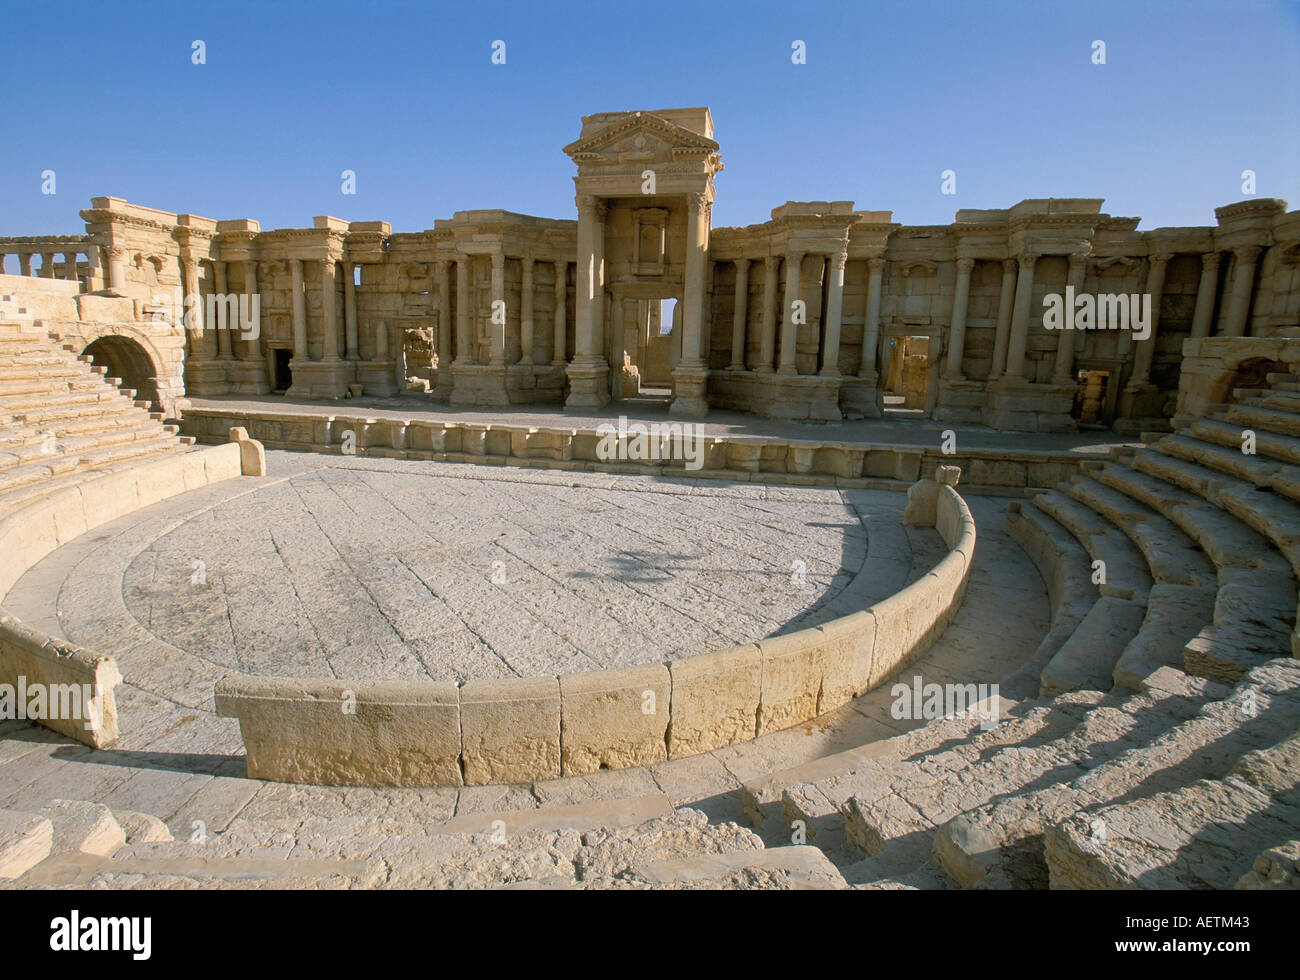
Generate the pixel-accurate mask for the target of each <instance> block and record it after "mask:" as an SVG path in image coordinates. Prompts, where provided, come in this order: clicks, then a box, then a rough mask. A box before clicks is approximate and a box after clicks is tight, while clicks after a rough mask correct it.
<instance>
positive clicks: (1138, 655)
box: [1111, 583, 1217, 690]
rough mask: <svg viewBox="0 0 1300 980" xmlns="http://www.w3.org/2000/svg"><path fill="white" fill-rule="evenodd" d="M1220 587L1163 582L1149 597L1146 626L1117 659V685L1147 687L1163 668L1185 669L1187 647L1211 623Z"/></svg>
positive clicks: (1134, 688) (1143, 622) (1154, 588)
mask: <svg viewBox="0 0 1300 980" xmlns="http://www.w3.org/2000/svg"><path fill="white" fill-rule="evenodd" d="M1216 594H1217V590H1216V589H1215V588H1213V587H1212V586H1194V585H1171V584H1164V583H1161V584H1160V585H1156V586H1154V587H1153V588H1152V589H1151V593H1150V595H1148V596H1147V607H1146V616H1145V618H1144V619H1143V620H1142V628H1141V629H1139V630H1138V632H1137V635H1136V636H1134V637H1133V639H1132V640H1131V641H1130V642H1129V644H1128V646H1126V647H1125V648H1124V652H1123V653H1121V654H1120V656H1119V659H1118V660H1116V661H1115V669H1114V671H1113V673H1112V675H1111V676H1112V678H1113V679H1114V682H1115V683H1116V684H1119V685H1121V686H1123V687H1128V688H1132V689H1133V690H1145V689H1147V687H1148V684H1149V682H1150V679H1151V677H1152V676H1153V675H1154V674H1156V672H1158V671H1160V670H1161V669H1162V668H1166V667H1175V668H1178V669H1179V670H1181V669H1182V667H1183V663H1184V653H1183V651H1184V648H1185V647H1186V645H1187V644H1188V643H1189V642H1190V641H1191V640H1193V639H1194V638H1195V637H1196V636H1197V635H1199V633H1200V631H1201V630H1202V629H1203V628H1204V627H1205V626H1207V625H1208V624H1209V621H1210V619H1211V617H1212V616H1213V612H1212V610H1213V607H1214V599H1215V595H1216Z"/></svg>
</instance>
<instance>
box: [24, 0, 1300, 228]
mask: <svg viewBox="0 0 1300 980" xmlns="http://www.w3.org/2000/svg"><path fill="white" fill-rule="evenodd" d="M196 39H201V40H203V41H204V42H205V43H206V48H207V50H206V55H207V63H206V64H204V65H194V64H192V63H191V50H192V48H191V46H192V42H193V41H194V40H196ZM498 39H500V40H504V41H505V42H506V64H505V65H493V64H492V63H491V44H492V42H493V41H494V40H498ZM795 40H802V41H804V42H805V43H806V46H807V63H806V64H804V65H793V64H792V63H791V57H790V55H791V44H792V42H793V41H795ZM1094 40H1103V41H1105V42H1106V64H1105V65H1094V64H1093V63H1092V60H1091V54H1092V48H1091V46H1092V42H1093V41H1094ZM0 87H2V90H3V91H4V93H5V96H4V99H5V109H4V114H3V120H4V121H3V129H4V134H5V135H4V143H3V146H4V151H3V153H0V235H21V234H55V233H61V234H67V233H76V232H80V231H82V230H83V227H84V225H83V222H82V221H81V219H80V217H79V215H78V212H79V211H80V210H81V209H82V208H84V207H87V206H88V204H89V199H90V198H91V197H92V196H98V195H114V196H119V197H125V198H127V199H128V200H131V201H134V202H137V203H140V204H146V205H149V206H152V207H158V208H163V209H165V210H169V211H189V212H194V213H197V214H201V215H205V216H207V217H211V218H219V219H220V218H243V217H249V218H255V219H257V220H259V221H260V222H261V223H262V227H263V228H276V227H301V226H305V225H310V224H311V218H312V216H313V215H317V214H332V215H335V216H338V217H341V218H345V219H349V220H378V219H382V220H387V221H390V222H392V224H393V227H394V229H396V230H399V231H416V230H420V229H423V228H430V227H432V226H433V221H434V219H435V218H441V217H450V216H451V214H452V212H453V211H457V210H467V209H472V208H492V207H501V208H507V209H510V210H514V211H522V212H525V213H530V214H538V215H544V216H548V217H566V218H567V217H573V216H574V206H573V184H572V182H571V179H570V178H571V177H572V175H573V166H572V163H571V162H570V160H569V159H568V158H567V157H566V156H565V155H564V154H563V153H562V152H561V147H562V146H564V145H565V144H566V143H568V142H570V141H571V140H573V139H575V138H576V137H577V134H578V128H579V125H580V117H581V116H582V115H583V114H584V113H592V112H602V111H610V110H619V109H638V108H641V109H655V108H664V107H670V106H695V105H707V106H709V107H710V108H711V109H712V112H713V119H714V125H715V128H716V132H715V138H716V139H717V140H718V141H719V142H720V143H721V146H722V156H723V161H724V163H725V164H726V170H725V171H724V172H723V173H722V174H721V175H720V176H719V177H718V180H717V185H716V186H717V194H718V198H717V203H716V204H715V206H714V212H713V223H714V225H715V226H723V225H738V224H749V223H753V222H758V221H763V220H766V218H767V217H768V214H769V212H770V211H771V209H772V208H773V207H776V206H778V205H780V204H782V203H783V202H785V201H786V200H826V199H831V200H846V199H848V200H853V201H855V202H856V206H857V207H858V208H859V209H864V210H865V209H871V210H892V211H893V212H894V218H895V220H897V221H902V222H905V223H908V224H931V223H934V224H942V223H947V222H949V221H951V220H952V217H953V213H954V212H955V211H956V210H957V209H958V208H1000V207H1008V206H1010V205H1011V204H1013V203H1015V202H1016V201H1018V200H1020V199H1022V198H1026V197H1049V196H1055V197H1076V196H1077V197H1102V198H1105V199H1106V204H1105V210H1106V211H1108V212H1110V213H1111V214H1116V215H1129V216H1133V215H1139V216H1141V217H1142V219H1143V221H1142V225H1141V227H1142V228H1154V227H1159V226H1162V225H1185V224H1190V225H1200V224H1213V223H1214V215H1213V209H1214V208H1215V207H1216V206H1218V205H1222V204H1226V203H1229V202H1232V201H1237V200H1241V199H1242V198H1243V197H1244V196H1245V195H1243V193H1242V189H1241V172H1242V171H1243V170H1245V169H1251V170H1254V171H1255V172H1256V174H1257V179H1258V187H1257V193H1258V195H1259V196H1265V197H1282V198H1286V199H1288V200H1289V201H1291V203H1292V207H1300V0H1287V2H1281V0H1277V2H1273V0H1270V2H1243V0H1234V2H1227V3H1207V2H1201V0H1178V2H1172V0H1171V2H1141V0H1123V2H1111V0H1096V2H1089V3H1066V2H1056V0H1039V2H1029V3H1013V2H987V3H981V2H975V0H962V2H952V3H931V2H925V0H920V2H900V3H855V2H852V0H840V2H837V3H819V2H808V0H783V2H767V0H758V2H747V3H731V2H719V3H715V4H705V3H699V2H682V3H677V2H660V0H655V2H654V3H639V4H638V3H622V2H617V0H607V2H591V3H587V2H584V3H567V2H556V3H517V4H516V3H493V2H474V3H470V4H466V3H463V2H457V3H450V4H443V3H428V2H425V3H384V2H382V0H376V2H374V3H357V4H350V3H332V2H328V0H318V2H314V3H301V4H299V3H290V2H285V3H278V2H277V3H269V2H255V3H244V2H241V0H227V2H222V3H219V4H217V3H212V4H209V3H194V2H165V3H149V2H132V3H114V2H104V0H99V2H96V3H85V4H82V3H76V2H70V0H69V2H60V3H57V4H50V5H43V4H11V5H7V7H6V10H5V13H4V15H3V18H2V20H0ZM345 169H348V170H353V171H355V172H356V175H357V193H356V195H355V196H345V195H343V194H342V193H341V190H340V183H341V181H340V173H341V172H342V171H343V170H345ZM948 169H951V170H954V171H955V172H956V174H957V188H956V189H957V193H956V194H955V195H944V194H941V193H940V184H941V180H940V175H941V172H942V171H944V170H948ZM44 170H54V171H55V173H56V175H57V193H56V194H55V195H53V196H49V195H42V194H41V192H40V191H41V173H42V171H44Z"/></svg>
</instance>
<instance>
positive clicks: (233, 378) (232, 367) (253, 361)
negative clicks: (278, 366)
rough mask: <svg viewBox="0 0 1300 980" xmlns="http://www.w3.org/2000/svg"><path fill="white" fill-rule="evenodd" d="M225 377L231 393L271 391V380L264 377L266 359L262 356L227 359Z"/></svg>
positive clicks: (256, 393) (250, 393)
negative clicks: (244, 359) (246, 358)
mask: <svg viewBox="0 0 1300 980" xmlns="http://www.w3.org/2000/svg"><path fill="white" fill-rule="evenodd" d="M226 379H227V380H228V381H229V383H230V393H231V394H232V395H267V394H270V392H271V382H270V381H268V380H267V377H266V359H265V358H262V357H258V358H250V359H249V360H246V361H243V360H241V361H227V362H226Z"/></svg>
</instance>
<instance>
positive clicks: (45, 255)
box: [40, 252, 54, 279]
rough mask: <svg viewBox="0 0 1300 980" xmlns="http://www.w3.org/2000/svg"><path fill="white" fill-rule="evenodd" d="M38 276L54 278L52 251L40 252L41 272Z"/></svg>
mask: <svg viewBox="0 0 1300 980" xmlns="http://www.w3.org/2000/svg"><path fill="white" fill-rule="evenodd" d="M40 278H41V279H53V278H54V253H53V252H42V253H41V274H40Z"/></svg>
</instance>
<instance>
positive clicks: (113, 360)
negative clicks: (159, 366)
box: [82, 336, 164, 412]
mask: <svg viewBox="0 0 1300 980" xmlns="http://www.w3.org/2000/svg"><path fill="white" fill-rule="evenodd" d="M82 353H83V354H89V355H90V358H91V360H92V362H93V363H94V364H95V366H97V367H104V368H107V369H108V371H107V376H108V377H110V378H117V379H119V380H120V381H121V387H123V388H131V389H133V390H134V391H135V393H136V394H135V398H136V400H137V401H147V402H148V403H149V410H150V411H151V412H161V411H164V409H163V405H162V401H161V399H160V398H159V395H158V375H157V372H156V370H155V369H154V365H153V361H152V360H151V359H150V357H149V354H148V353H147V352H146V351H145V349H144V348H143V347H141V346H140V345H139V344H138V343H136V342H135V341H134V340H131V339H130V338H129V337H120V336H107V337H100V338H99V339H98V340H96V341H93V342H92V343H90V344H89V345H87V347H86V349H85V350H84V351H82Z"/></svg>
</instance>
